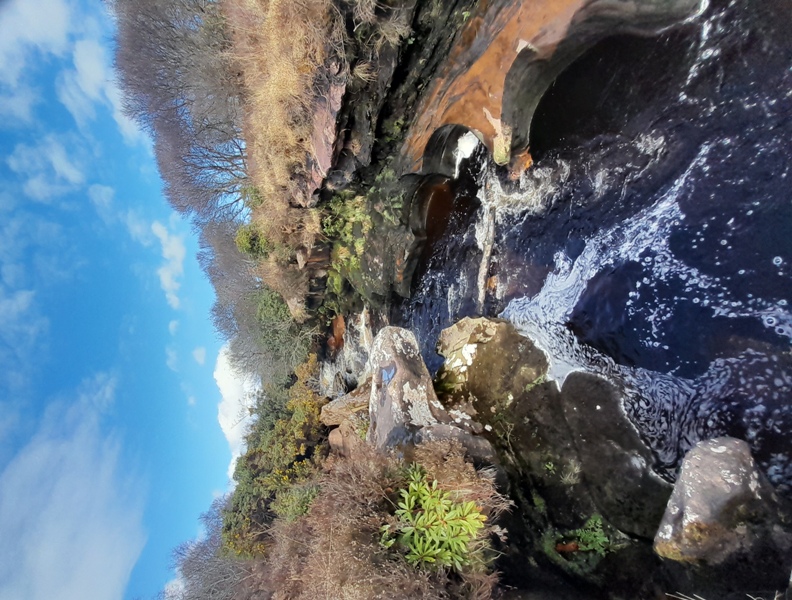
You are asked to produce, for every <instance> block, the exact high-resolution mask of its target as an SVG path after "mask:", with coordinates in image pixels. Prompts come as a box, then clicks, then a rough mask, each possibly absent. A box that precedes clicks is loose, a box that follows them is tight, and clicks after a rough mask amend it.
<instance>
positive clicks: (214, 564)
mask: <svg viewBox="0 0 792 600" xmlns="http://www.w3.org/2000/svg"><path fill="white" fill-rule="evenodd" d="M226 502H227V498H226V497H221V498H217V499H216V500H215V501H214V502H212V505H211V507H210V508H209V510H208V511H207V512H205V513H204V514H203V515H201V522H202V523H203V525H204V529H205V531H206V535H205V537H203V538H202V539H197V540H193V541H190V542H185V543H183V544H180V545H179V546H177V547H176V549H175V550H174V551H173V566H174V567H175V569H176V570H177V571H178V573H179V576H180V578H181V581H182V583H183V588H182V589H181V590H176V591H174V592H172V593H171V594H169V598H168V600H243V599H244V598H246V597H247V596H248V595H249V594H248V593H246V588H247V587H248V586H246V585H245V584H246V582H247V581H248V580H249V579H250V578H251V577H252V576H253V573H252V569H251V564H250V563H249V562H248V561H244V560H241V559H238V558H234V557H231V556H229V555H228V554H227V553H226V552H225V550H224V548H223V538H222V530H223V521H222V510H223V507H224V506H225V505H226Z"/></svg>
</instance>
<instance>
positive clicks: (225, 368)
mask: <svg viewBox="0 0 792 600" xmlns="http://www.w3.org/2000/svg"><path fill="white" fill-rule="evenodd" d="M214 378H215V381H216V382H217V387H218V389H219V390H220V395H221V396H222V400H221V401H220V403H219V404H218V405H217V420H218V422H219V423H220V429H222V430H223V435H225V437H226V440H228V447H229V449H230V450H231V463H230V464H229V465H228V478H229V479H231V477H232V476H233V474H234V467H235V466H236V460H237V458H238V457H239V456H241V454H242V452H243V450H244V446H245V432H246V430H247V425H248V423H249V422H250V418H251V417H250V416H249V413H248V410H247V409H248V398H249V396H250V394H252V393H253V392H254V391H255V390H256V389H257V388H258V387H259V385H258V382H257V381H256V380H255V378H253V377H245V376H242V375H240V374H238V373H236V372H235V371H234V370H233V368H232V367H231V364H230V363H229V361H228V346H223V347H222V348H221V349H220V352H219V353H218V355H217V363H215V370H214Z"/></svg>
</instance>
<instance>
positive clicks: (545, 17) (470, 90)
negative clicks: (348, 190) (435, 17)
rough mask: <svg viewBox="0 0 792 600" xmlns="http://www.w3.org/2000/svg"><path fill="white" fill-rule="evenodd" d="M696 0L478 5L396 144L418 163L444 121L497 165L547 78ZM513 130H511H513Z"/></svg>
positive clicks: (411, 164) (524, 130) (684, 13)
mask: <svg viewBox="0 0 792 600" xmlns="http://www.w3.org/2000/svg"><path fill="white" fill-rule="evenodd" d="M699 7H700V2H699V1H698V0H621V1H616V2H614V1H607V0H598V1H594V2H591V1H584V0H538V1H534V2H498V1H495V2H487V3H481V4H480V5H479V7H478V9H477V10H476V11H474V13H473V14H472V15H471V18H470V20H469V22H468V23H467V24H466V26H465V28H464V29H463V31H462V33H461V36H460V37H459V39H458V41H457V42H456V44H455V45H454V46H453V47H452V48H451V53H450V55H449V58H448V60H447V61H446V62H445V64H444V65H443V67H442V69H441V70H439V71H438V74H437V75H436V77H435V79H434V80H433V82H432V85H431V87H430V89H429V90H428V92H427V95H426V97H425V98H424V100H423V102H422V104H421V106H420V109H419V111H418V113H417V117H416V120H415V123H414V124H413V125H412V126H411V130H410V136H409V137H408V139H407V140H406V141H405V144H404V147H403V149H402V159H403V161H404V164H405V168H406V169H407V170H408V171H415V170H417V169H419V168H420V166H421V160H422V157H423V154H424V151H425V149H426V148H427V147H431V146H432V142H431V138H432V136H434V135H436V134H437V132H440V134H441V135H442V131H443V127H444V126H457V125H463V126H465V127H467V128H468V129H470V130H472V131H475V132H476V133H477V135H478V136H479V138H480V139H481V141H482V142H483V143H484V145H485V146H487V148H488V149H489V150H490V152H491V153H492V154H493V157H494V160H495V162H496V163H498V164H506V163H508V162H509V160H510V158H511V156H512V152H513V150H516V151H517V153H518V154H519V151H520V150H524V149H526V148H527V147H528V134H529V132H530V124H531V119H532V117H533V112H534V110H535V109H536V106H537V105H538V103H539V100H540V99H541V97H542V96H543V95H544V93H545V92H546V91H547V88H548V87H549V86H550V84H551V83H552V82H553V80H554V79H555V78H556V77H557V76H558V75H559V74H560V73H561V71H562V70H563V69H564V68H566V67H567V66H568V65H569V64H570V63H571V62H572V61H573V60H574V59H575V58H577V57H578V56H580V54H582V53H583V51H584V50H585V49H587V48H588V47H590V46H591V45H593V44H594V43H595V42H596V41H598V40H599V39H602V38H603V37H605V36H607V35H614V34H616V33H619V32H624V31H633V32H639V31H640V32H643V33H650V32H654V31H658V30H660V29H662V28H664V27H668V26H669V25H672V24H674V23H678V22H680V21H682V20H684V19H686V18H688V17H690V16H692V15H693V14H695V12H696V11H697V10H698V9H699ZM515 134H516V135H515Z"/></svg>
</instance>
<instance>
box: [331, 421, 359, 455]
mask: <svg viewBox="0 0 792 600" xmlns="http://www.w3.org/2000/svg"><path fill="white" fill-rule="evenodd" d="M359 432H360V430H359V429H358V428H356V427H355V423H354V422H353V421H350V420H344V421H342V422H341V424H340V425H339V426H338V427H336V428H335V429H333V430H332V431H331V432H330V435H329V437H328V442H329V443H330V449H331V450H332V451H333V452H335V453H336V454H337V455H339V456H341V457H344V458H350V457H352V456H353V454H354V453H355V450H356V449H357V448H359V447H360V445H361V444H363V443H364V442H363V438H362V437H361V436H360V433H359Z"/></svg>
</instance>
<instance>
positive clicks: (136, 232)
mask: <svg viewBox="0 0 792 600" xmlns="http://www.w3.org/2000/svg"><path fill="white" fill-rule="evenodd" d="M121 218H122V220H123V221H124V224H125V225H126V228H127V231H128V232H129V236H130V237H131V238H132V239H133V240H135V241H136V242H138V243H140V244H142V245H143V246H150V245H151V243H152V241H153V240H152V235H151V225H149V224H148V222H147V221H146V220H145V219H144V218H143V217H141V216H140V215H139V214H138V213H137V212H136V211H135V210H132V209H130V210H128V211H127V212H126V214H124V215H122V217H121Z"/></svg>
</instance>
